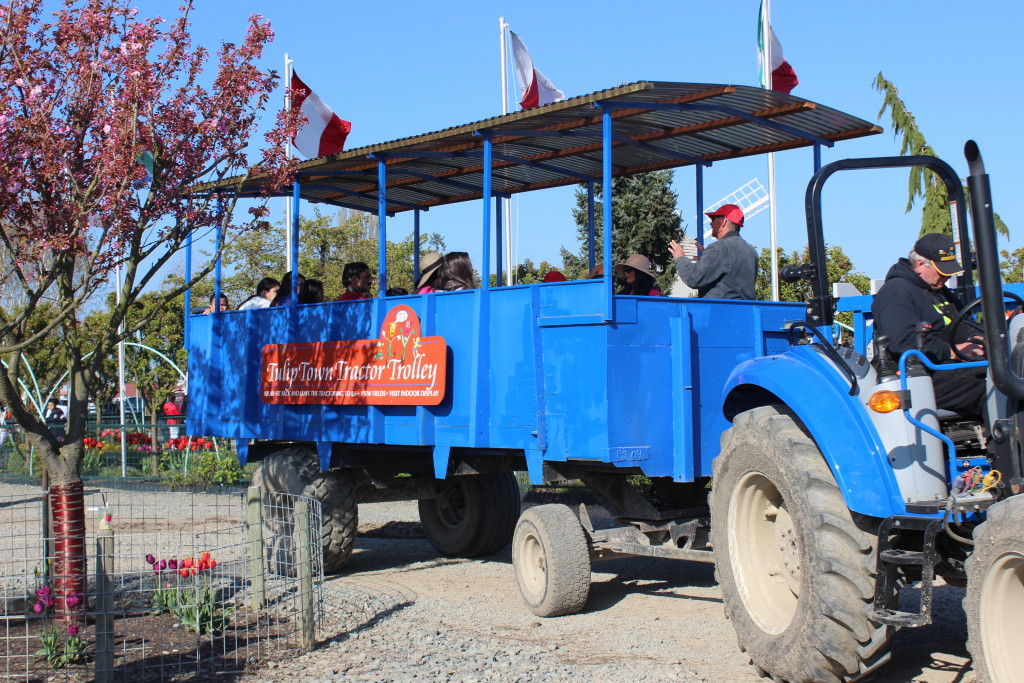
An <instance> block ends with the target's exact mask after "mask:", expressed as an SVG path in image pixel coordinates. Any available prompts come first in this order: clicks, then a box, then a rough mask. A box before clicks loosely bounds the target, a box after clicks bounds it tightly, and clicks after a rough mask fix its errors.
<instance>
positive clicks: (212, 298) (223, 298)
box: [203, 294, 231, 315]
mask: <svg viewBox="0 0 1024 683" xmlns="http://www.w3.org/2000/svg"><path fill="white" fill-rule="evenodd" d="M216 299H217V297H216V295H210V305H209V306H207V307H206V308H204V309H203V315H210V314H211V313H213V312H214V310H213V309H214V306H213V302H214V301H216ZM220 310H222V311H230V310H231V306H229V305H228V298H227V297H226V296H224V295H223V294H221V295H220Z"/></svg>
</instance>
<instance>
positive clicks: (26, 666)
mask: <svg viewBox="0 0 1024 683" xmlns="http://www.w3.org/2000/svg"><path fill="white" fill-rule="evenodd" d="M244 491H245V490H244V489H239V488H235V489H232V490H230V491H227V492H223V491H222V492H218V493H194V492H189V493H186V492H174V491H168V490H166V489H164V488H161V487H156V486H152V485H132V486H125V485H124V484H123V483H121V482H118V488H104V487H102V486H96V485H95V483H94V482H90V485H89V486H88V487H87V491H86V503H85V504H86V507H87V509H89V508H91V510H90V512H89V513H88V516H87V520H86V529H87V539H86V547H87V548H88V549H89V554H88V557H87V564H88V574H89V579H88V582H87V588H86V591H85V593H69V594H67V595H61V594H59V589H58V588H57V586H59V585H61V584H60V583H59V582H55V581H54V580H53V579H52V578H51V577H50V576H49V575H48V574H47V572H48V571H52V569H49V570H48V567H52V564H51V563H49V561H48V560H47V557H46V555H47V551H46V548H47V547H48V545H49V542H48V539H44V538H43V536H42V533H41V530H42V519H41V511H42V506H41V505H40V499H39V491H38V488H37V487H33V486H28V485H25V486H17V485H11V484H0V605H4V608H3V609H4V613H3V619H4V620H5V623H6V629H5V632H4V633H3V634H0V638H2V639H3V641H4V643H3V645H0V671H2V672H3V676H0V677H3V678H4V680H25V681H30V680H31V681H36V680H52V679H54V678H57V677H59V678H60V679H62V680H69V681H91V680H95V679H96V678H97V677H98V676H99V674H100V673H101V671H105V672H106V673H108V674H110V675H109V676H108V678H107V679H108V680H118V681H120V680H139V681H144V680H167V681H175V680H208V679H212V678H220V677H223V675H224V674H229V673H231V672H238V673H241V672H243V671H244V670H246V669H247V668H249V667H250V666H252V665H253V664H254V663H256V662H258V661H260V660H263V659H267V658H273V659H281V658H285V657H288V656H291V655H294V654H299V653H301V649H300V646H301V642H302V638H301V628H300V624H301V620H302V619H301V617H302V615H303V614H304V613H305V610H307V609H309V607H308V606H307V605H308V604H310V603H308V602H306V601H307V600H309V599H315V601H314V602H313V603H312V604H314V605H315V607H314V608H313V609H312V610H310V612H309V614H314V615H316V617H317V618H316V621H315V622H314V623H318V622H319V616H320V615H322V596H321V584H322V571H321V569H320V568H319V567H310V568H309V570H310V571H311V572H312V577H313V586H314V588H313V593H312V594H310V593H309V592H308V590H307V593H306V596H305V597H303V596H302V595H301V593H302V589H301V587H300V581H299V578H298V577H296V576H280V575H275V574H273V573H271V572H269V571H267V570H266V569H265V568H267V567H268V562H267V558H266V556H265V555H266V551H264V554H263V555H261V556H260V557H259V558H258V559H257V560H256V561H254V560H253V558H252V557H250V554H249V553H250V549H251V547H252V546H251V544H250V536H249V530H248V527H247V526H246V523H245V520H246V518H247V515H248V513H249V510H248V508H247V505H246V500H245V498H244ZM280 495H281V494H277V496H278V497H280ZM263 500H264V504H263V506H267V507H269V505H270V502H269V496H264V498H263ZM311 503H313V504H311V505H310V513H309V519H308V520H306V518H304V520H306V521H305V522H304V523H309V524H310V526H311V525H312V524H316V526H312V528H319V514H320V511H319V506H318V505H315V501H311ZM263 506H261V509H262V507H263ZM267 514H268V515H269V514H270V513H269V512H268V513H267ZM275 514H278V515H279V514H280V512H279V511H277V510H275ZM104 519H108V520H109V521H108V523H107V526H109V527H111V528H110V529H108V530H103V529H102V528H101V527H103V526H104V524H103V520H104ZM299 526H300V525H299V523H298V522H297V521H296V522H293V523H292V524H291V525H290V527H291V528H292V529H293V531H292V532H291V533H292V534H293V535H292V536H290V537H289V539H288V542H285V543H283V545H285V546H288V545H289V544H290V543H291V544H294V543H295V541H296V539H295V537H294V533H295V532H294V529H296V528H298V527H299ZM263 531H264V534H265V538H264V547H265V548H279V547H281V546H282V539H278V538H274V537H272V536H271V535H269V534H270V531H269V530H268V528H267V526H266V525H264V526H263ZM314 536H315V534H310V535H309V537H308V538H307V544H306V549H305V552H306V553H308V556H309V557H311V558H312V562H319V553H317V552H313V546H314V544H315V543H316V542H318V538H315V537H314ZM257 547H259V546H257ZM291 561H295V558H292V560H291ZM253 571H257V572H258V575H259V578H260V579H262V585H263V586H264V589H263V592H262V593H258V592H257V593H254V592H253V591H254V586H256V585H257V583H258V582H257V581H256V577H255V576H254V575H253V574H252V572H253ZM101 586H109V588H108V589H107V590H108V593H106V596H107V597H106V598H104V594H103V591H101V590H100V588H101ZM307 623H308V622H307ZM104 624H109V626H106V627H104ZM104 629H106V630H108V631H109V632H108V633H107V635H104V634H103V633H102V631H103V630H104ZM104 652H106V655H104Z"/></svg>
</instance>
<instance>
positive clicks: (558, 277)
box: [543, 270, 565, 282]
mask: <svg viewBox="0 0 1024 683" xmlns="http://www.w3.org/2000/svg"><path fill="white" fill-rule="evenodd" d="M543 281H544V282H565V276H564V275H562V274H561V273H560V272H558V271H557V270H549V271H548V272H546V273H544V278H543Z"/></svg>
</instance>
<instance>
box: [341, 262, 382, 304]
mask: <svg viewBox="0 0 1024 683" xmlns="http://www.w3.org/2000/svg"><path fill="white" fill-rule="evenodd" d="M341 284H343V285H344V286H345V292H344V293H343V294H342V295H341V296H339V297H338V301H355V300H357V299H369V298H370V285H371V284H373V274H372V273H370V266H368V265H366V264H365V263H363V262H362V261H353V262H352V263H346V264H345V270H344V272H343V273H342V274H341Z"/></svg>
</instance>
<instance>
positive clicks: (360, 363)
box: [261, 306, 448, 406]
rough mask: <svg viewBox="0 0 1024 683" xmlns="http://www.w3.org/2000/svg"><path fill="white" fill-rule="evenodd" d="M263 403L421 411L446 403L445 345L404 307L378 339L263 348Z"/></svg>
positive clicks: (388, 318) (383, 327)
mask: <svg viewBox="0 0 1024 683" xmlns="http://www.w3.org/2000/svg"><path fill="white" fill-rule="evenodd" d="M262 367H263V369H262V382H261V392H262V395H263V402H264V403H288V404H335V405H360V406H362V405H424V406H434V405H437V404H438V403H440V402H441V401H442V399H444V392H445V385H446V379H447V368H448V345H447V344H445V341H444V337H424V336H422V335H421V333H420V320H419V318H418V317H417V316H416V312H415V311H413V310H412V309H411V308H409V307H408V306H395V307H394V308H392V309H391V310H390V311H388V314H387V316H386V317H385V318H384V324H383V325H381V330H380V338H378V339H358V340H354V341H335V342H310V343H305V344H268V345H266V346H264V347H263V366H262Z"/></svg>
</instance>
